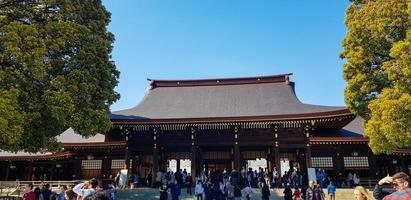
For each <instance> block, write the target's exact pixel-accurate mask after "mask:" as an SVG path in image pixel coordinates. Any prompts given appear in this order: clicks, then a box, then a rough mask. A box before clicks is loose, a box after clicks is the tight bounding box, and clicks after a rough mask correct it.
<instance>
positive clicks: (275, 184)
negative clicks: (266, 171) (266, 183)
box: [272, 167, 279, 189]
mask: <svg viewBox="0 0 411 200" xmlns="http://www.w3.org/2000/svg"><path fill="white" fill-rule="evenodd" d="M278 177H279V174H278V171H277V168H276V167H274V170H273V186H272V187H273V188H277V189H278V186H279V185H278V182H279V178H278Z"/></svg>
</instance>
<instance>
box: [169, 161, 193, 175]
mask: <svg viewBox="0 0 411 200" xmlns="http://www.w3.org/2000/svg"><path fill="white" fill-rule="evenodd" d="M168 168H169V169H170V170H171V171H173V172H174V173H175V172H177V170H179V169H181V170H182V171H183V170H184V169H185V170H186V172H187V173H189V174H191V160H190V159H183V160H176V159H172V160H168Z"/></svg>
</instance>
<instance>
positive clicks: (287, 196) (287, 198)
mask: <svg viewBox="0 0 411 200" xmlns="http://www.w3.org/2000/svg"><path fill="white" fill-rule="evenodd" d="M283 193H284V200H292V199H293V191H292V190H291V188H290V186H289V185H287V186H286V187H285V189H284V192H283Z"/></svg>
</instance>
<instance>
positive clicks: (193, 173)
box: [191, 128, 198, 184]
mask: <svg viewBox="0 0 411 200" xmlns="http://www.w3.org/2000/svg"><path fill="white" fill-rule="evenodd" d="M195 136H196V132H195V129H194V128H191V178H192V181H193V183H194V184H195V180H196V177H197V169H198V157H197V154H198V152H197V150H198V147H197V146H196V138H195Z"/></svg>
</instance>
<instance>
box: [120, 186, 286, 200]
mask: <svg viewBox="0 0 411 200" xmlns="http://www.w3.org/2000/svg"><path fill="white" fill-rule="evenodd" d="M193 191H194V189H193ZM181 192H182V195H181V196H180V199H181V200H195V199H196V198H194V195H188V194H187V193H186V192H185V190H182V191H181ZM281 193H282V191H281V190H279V191H271V196H270V200H277V199H284V198H283V197H282V196H280V195H279V194H281ZM131 199H138V200H155V199H156V200H158V199H160V193H159V191H158V189H152V188H137V189H129V190H123V191H117V200H131ZM168 199H171V195H170V194H169V196H168ZM243 199H245V196H243ZM251 199H252V200H257V199H258V200H260V199H261V190H260V189H253V194H252V195H251Z"/></svg>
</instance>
